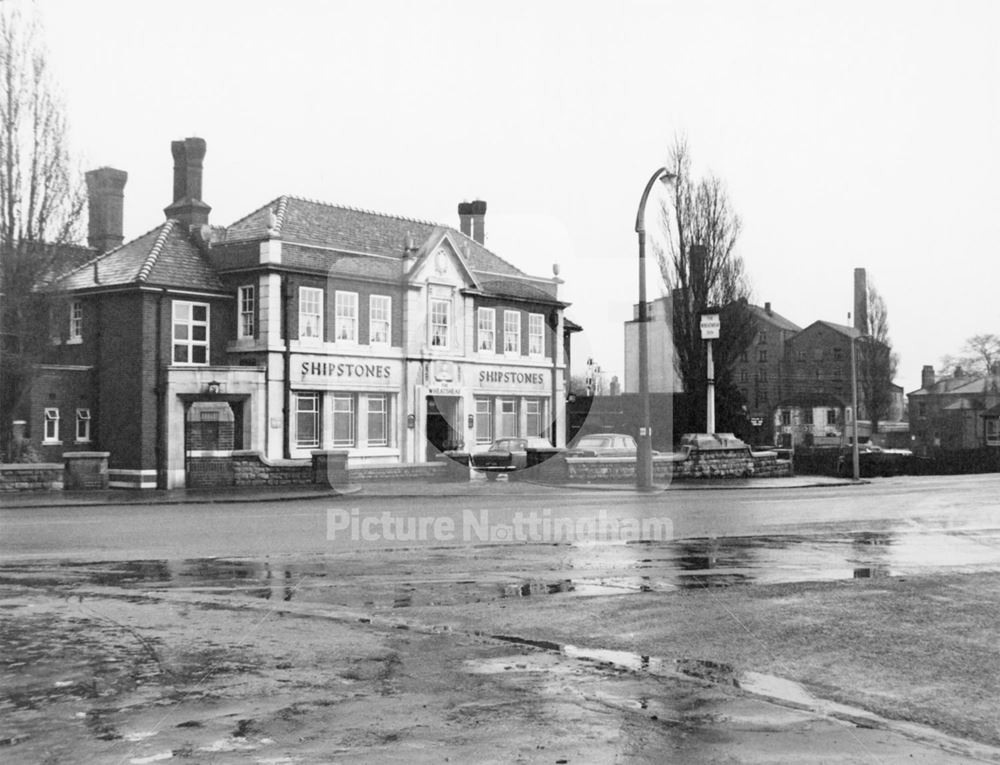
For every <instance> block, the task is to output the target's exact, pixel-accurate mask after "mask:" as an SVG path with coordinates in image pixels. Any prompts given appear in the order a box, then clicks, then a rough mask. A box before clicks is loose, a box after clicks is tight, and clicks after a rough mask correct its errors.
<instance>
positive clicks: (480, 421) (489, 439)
mask: <svg viewBox="0 0 1000 765" xmlns="http://www.w3.org/2000/svg"><path fill="white" fill-rule="evenodd" d="M474 406H475V413H476V429H475V437H476V443H477V444H492V443H493V397H492V396H476V401H475V404H474Z"/></svg>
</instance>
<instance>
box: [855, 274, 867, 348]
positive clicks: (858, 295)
mask: <svg viewBox="0 0 1000 765" xmlns="http://www.w3.org/2000/svg"><path fill="white" fill-rule="evenodd" d="M854 328H855V329H856V330H857V331H858V332H860V333H861V334H862V335H866V334H868V276H867V274H866V273H865V269H863V268H855V269H854Z"/></svg>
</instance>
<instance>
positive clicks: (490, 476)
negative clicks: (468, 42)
mask: <svg viewBox="0 0 1000 765" xmlns="http://www.w3.org/2000/svg"><path fill="white" fill-rule="evenodd" d="M497 478H498V474H497V473H495V472H493V471H492V470H491V471H490V472H488V473H487V474H486V480H487V481H495V480H496V479H497Z"/></svg>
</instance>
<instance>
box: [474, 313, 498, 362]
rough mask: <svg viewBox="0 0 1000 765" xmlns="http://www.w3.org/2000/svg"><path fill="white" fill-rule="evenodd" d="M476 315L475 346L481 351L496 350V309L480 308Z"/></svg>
mask: <svg viewBox="0 0 1000 765" xmlns="http://www.w3.org/2000/svg"><path fill="white" fill-rule="evenodd" d="M476 315H477V316H478V319H477V321H478V330H479V340H478V345H477V348H478V349H479V350H481V351H490V352H493V351H496V342H497V330H496V311H495V310H494V309H492V308H480V309H479V310H478V311H477V312H476Z"/></svg>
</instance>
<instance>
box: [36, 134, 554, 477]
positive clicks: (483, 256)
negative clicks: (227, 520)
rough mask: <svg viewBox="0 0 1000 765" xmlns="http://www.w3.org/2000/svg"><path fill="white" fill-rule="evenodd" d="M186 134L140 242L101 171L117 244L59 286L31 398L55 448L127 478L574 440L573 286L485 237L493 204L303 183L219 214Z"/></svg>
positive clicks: (98, 236) (45, 443)
mask: <svg viewBox="0 0 1000 765" xmlns="http://www.w3.org/2000/svg"><path fill="white" fill-rule="evenodd" d="M171 148H172V153H173V157H174V177H173V202H172V203H171V204H170V205H169V206H168V207H167V208H166V209H165V213H166V220H165V221H164V222H162V223H161V224H159V225H158V226H156V227H155V228H153V229H152V230H151V231H149V232H147V233H145V234H143V235H142V236H139V237H138V238H136V239H134V240H132V241H130V242H128V243H125V244H118V243H120V242H121V241H122V238H121V219H122V215H121V206H122V200H123V196H124V194H123V189H124V185H125V178H126V176H125V174H124V173H122V172H121V171H117V170H112V169H110V168H102V169H101V170H97V171H92V172H91V173H90V174H88V182H89V185H90V186H91V188H90V191H91V198H90V203H91V241H92V244H93V243H94V242H99V243H101V244H97V245H94V246H101V245H102V244H103V246H112V247H113V248H112V249H110V250H109V251H107V252H105V253H104V254H102V255H100V256H98V257H96V258H94V259H93V260H92V261H91V262H89V263H87V264H85V265H84V266H82V267H80V268H78V269H77V270H75V271H73V272H72V273H70V274H69V275H67V276H65V277H64V278H62V279H61V280H59V281H58V282H57V283H56V284H55V285H54V289H53V305H54V311H53V342H52V345H51V355H50V357H49V358H48V359H46V364H44V365H42V366H40V367H39V368H38V370H37V375H36V378H35V382H34V385H33V386H32V389H31V394H30V398H29V400H28V401H26V402H24V406H23V408H24V409H25V411H23V412H20V413H19V414H20V416H21V417H22V418H24V419H26V420H28V432H29V435H30V439H31V442H32V444H33V445H34V446H36V448H37V449H38V450H39V452H40V453H41V455H42V457H43V459H46V460H52V461H58V460H59V459H60V458H61V456H62V454H63V453H65V452H67V451H74V450H103V451H107V452H110V457H109V474H110V480H111V485H112V486H118V487H132V488H156V487H159V488H176V487H183V486H197V485H206V484H225V483H231V482H232V480H233V472H232V470H233V468H232V461H233V457H234V455H237V454H238V455H241V457H242V458H246V455H247V453H248V452H251V453H253V454H254V455H255V456H256V458H257V459H259V460H260V463H261V464H262V465H264V466H265V467H266V466H268V465H287V464H292V463H302V464H303V465H305V464H308V463H309V460H310V455H311V453H312V451H314V450H328V449H343V450H346V451H347V452H348V459H349V464H350V465H352V466H358V465H365V464H385V463H418V462H425V461H430V460H432V459H433V458H434V456H435V455H436V454H438V453H440V452H441V451H443V450H448V449H464V450H466V451H476V450H479V449H484V448H486V447H487V446H488V445H489V443H490V442H492V440H493V439H494V438H497V437H501V436H507V435H527V436H535V435H540V436H543V437H545V438H548V439H550V440H551V441H553V442H554V443H556V444H557V445H564V443H565V428H564V420H565V417H564V414H565V412H564V406H565V404H564V402H565V378H566V368H567V363H566V362H567V354H568V342H567V341H566V339H565V338H566V337H568V335H565V334H564V330H565V331H567V332H568V329H566V327H565V325H564V320H563V309H564V308H565V307H566V303H564V302H562V301H560V300H559V298H558V289H559V285H560V284H561V281H560V280H559V279H558V278H556V277H536V276H530V275H528V274H525V273H524V272H522V271H520V270H519V269H517V268H515V267H513V266H512V265H510V264H509V263H507V262H506V261H504V260H503V259H501V258H500V257H498V256H497V255H495V254H494V253H492V252H491V251H490V250H489V249H487V248H486V247H485V246H484V240H485V236H484V231H485V229H484V226H485V214H486V203H485V202H482V201H476V202H468V203H462V204H460V205H459V210H458V211H459V221H460V223H459V228H458V229H454V228H451V227H449V226H445V225H438V224H434V223H430V222H426V221H419V220H412V219H408V218H402V217H396V216H391V215H383V214H378V213H373V212H369V211H362V210H357V209H352V208H348V207H340V206H335V205H330V204H324V203H320V202H315V201H311V200H307V199H301V198H298V197H293V196H282V197H278V198H276V199H273V200H272V201H270V202H268V203H267V204H265V205H263V206H261V207H260V208H258V209H257V210H255V211H253V212H251V213H250V214H249V215H247V216H245V217H244V218H242V219H240V220H238V221H236V222H235V223H233V224H232V225H230V226H227V227H217V226H210V225H209V212H210V209H211V208H210V207H209V206H208V205H207V204H206V203H205V202H204V201H203V200H202V167H203V159H204V156H205V151H206V146H205V142H204V141H203V140H202V139H200V138H188V139H185V140H182V141H174V142H173V143H172V146H171ZM116 244H117V246H115V245H116ZM102 248H103V247H102Z"/></svg>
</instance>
